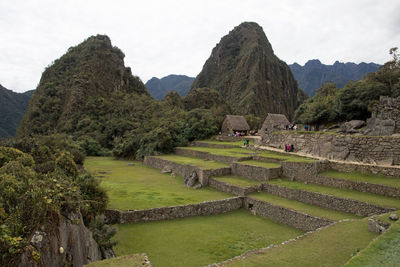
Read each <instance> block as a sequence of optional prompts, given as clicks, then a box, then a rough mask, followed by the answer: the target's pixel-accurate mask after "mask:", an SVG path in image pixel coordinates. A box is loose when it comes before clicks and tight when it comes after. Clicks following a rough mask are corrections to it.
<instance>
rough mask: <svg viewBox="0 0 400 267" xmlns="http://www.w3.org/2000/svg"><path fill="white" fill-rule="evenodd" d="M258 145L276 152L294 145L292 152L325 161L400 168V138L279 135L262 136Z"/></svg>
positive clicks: (322, 133)
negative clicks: (265, 146)
mask: <svg viewBox="0 0 400 267" xmlns="http://www.w3.org/2000/svg"><path fill="white" fill-rule="evenodd" d="M261 143H262V144H264V145H269V146H272V147H277V148H283V146H284V144H294V146H295V151H300V152H303V153H306V154H310V155H313V156H319V157H324V158H328V159H336V160H347V161H359V162H365V163H372V164H394V165H400V137H395V136H379V137H377V136H357V135H343V134H336V133H324V132H310V133H298V132H295V131H281V132H275V133H271V134H268V135H264V136H263V140H262V142H261Z"/></svg>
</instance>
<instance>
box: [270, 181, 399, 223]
mask: <svg viewBox="0 0 400 267" xmlns="http://www.w3.org/2000/svg"><path fill="white" fill-rule="evenodd" d="M263 188H264V191H266V192H267V193H270V194H273V195H276V196H280V197H284V198H289V199H294V200H297V201H300V202H304V203H308V204H311V205H316V206H320V207H324V208H329V209H333V210H339V211H344V212H349V213H353V214H356V215H359V216H371V215H374V214H381V213H386V212H390V211H393V210H395V209H391V208H386V207H380V206H376V205H373V204H369V203H365V202H361V201H358V200H353V199H347V198H340V197H335V196H330V195H325V194H320V193H315V192H310V191H305V190H299V189H293V188H287V187H282V186H278V185H273V184H264V186H263Z"/></svg>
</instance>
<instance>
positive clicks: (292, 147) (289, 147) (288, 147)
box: [285, 144, 294, 152]
mask: <svg viewBox="0 0 400 267" xmlns="http://www.w3.org/2000/svg"><path fill="white" fill-rule="evenodd" d="M293 151H294V145H293V144H291V145H288V144H285V152H293Z"/></svg>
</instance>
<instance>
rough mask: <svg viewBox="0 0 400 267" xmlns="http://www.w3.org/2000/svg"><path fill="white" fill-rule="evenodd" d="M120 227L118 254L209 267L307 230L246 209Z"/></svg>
mask: <svg viewBox="0 0 400 267" xmlns="http://www.w3.org/2000/svg"><path fill="white" fill-rule="evenodd" d="M117 227H118V232H117V234H116V236H115V239H114V240H116V241H117V242H118V243H117V245H116V246H115V247H114V251H115V253H116V254H117V256H121V255H127V254H132V253H146V254H147V255H148V256H149V260H150V261H151V263H152V264H153V266H155V267H157V266H167V267H168V266H174V267H179V266H184V267H187V266H205V265H208V264H212V263H214V262H220V261H223V260H226V259H230V258H232V257H234V256H237V255H240V254H243V253H244V252H246V251H249V250H252V249H259V248H262V247H267V246H269V245H271V244H280V243H281V242H283V241H285V240H288V239H291V238H294V237H296V236H299V235H301V234H302V233H303V232H302V231H300V230H297V229H295V228H293V227H289V226H286V225H283V224H279V223H276V222H274V221H272V220H269V219H266V218H263V217H259V216H254V215H252V214H251V213H250V212H248V211H247V210H244V209H240V210H237V211H233V212H229V213H224V214H220V215H212V216H196V217H189V218H183V219H177V220H170V221H157V222H146V223H135V224H124V225H117Z"/></svg>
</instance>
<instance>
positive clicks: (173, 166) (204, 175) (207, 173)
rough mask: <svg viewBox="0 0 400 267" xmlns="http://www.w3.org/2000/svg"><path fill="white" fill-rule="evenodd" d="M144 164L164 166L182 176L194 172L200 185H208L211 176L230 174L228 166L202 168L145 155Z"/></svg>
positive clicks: (156, 166)
mask: <svg viewBox="0 0 400 267" xmlns="http://www.w3.org/2000/svg"><path fill="white" fill-rule="evenodd" d="M144 164H146V165H148V166H151V167H153V168H156V169H160V170H162V169H163V168H164V167H167V168H169V169H170V170H172V171H173V172H174V173H176V174H178V175H180V176H182V177H186V176H188V175H191V174H192V173H193V172H196V174H197V177H198V178H199V182H200V183H201V185H202V186H206V185H208V179H209V178H210V177H211V176H223V175H229V174H231V168H230V167H225V168H219V169H207V170H203V169H200V168H199V167H196V166H190V165H184V164H179V163H176V162H173V161H170V160H166V159H161V158H157V157H145V158H144Z"/></svg>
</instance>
